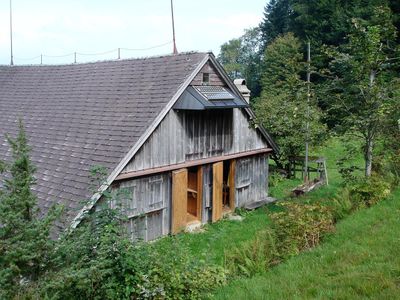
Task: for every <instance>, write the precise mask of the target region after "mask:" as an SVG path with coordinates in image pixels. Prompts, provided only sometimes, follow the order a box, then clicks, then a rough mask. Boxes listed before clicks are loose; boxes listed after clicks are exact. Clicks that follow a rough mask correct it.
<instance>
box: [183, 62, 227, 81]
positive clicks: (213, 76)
mask: <svg viewBox="0 0 400 300" xmlns="http://www.w3.org/2000/svg"><path fill="white" fill-rule="evenodd" d="M203 73H208V74H210V81H209V83H208V84H209V85H214V86H226V84H225V82H224V80H223V79H222V77H221V76H220V75H219V74H218V72H217V71H216V70H215V67H214V66H213V65H212V64H211V63H210V61H208V62H207V63H206V64H205V65H204V66H203V68H202V69H201V70H200V72H199V73H198V74H197V75H196V77H195V78H194V79H193V81H192V82H191V83H190V84H191V85H203V84H204V83H203Z"/></svg>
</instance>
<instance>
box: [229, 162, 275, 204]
mask: <svg viewBox="0 0 400 300" xmlns="http://www.w3.org/2000/svg"><path fill="white" fill-rule="evenodd" d="M235 188H236V195H235V202H236V206H237V207H242V206H244V205H246V204H248V203H252V202H257V201H261V200H264V199H265V198H266V197H267V196H268V155H266V154H263V155H257V156H252V157H245V158H241V159H238V160H237V161H236V173H235Z"/></svg>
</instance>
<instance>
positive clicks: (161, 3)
mask: <svg viewBox="0 0 400 300" xmlns="http://www.w3.org/2000/svg"><path fill="white" fill-rule="evenodd" d="M266 3H267V1H266V0H247V1H245V0H174V14H175V31H176V40H177V48H178V51H179V52H184V51H212V52H214V54H216V55H217V54H218V53H219V49H220V46H221V45H222V44H223V43H225V42H227V41H229V40H230V39H232V38H237V37H239V36H241V35H242V34H243V33H244V30H245V29H248V28H251V27H254V26H257V25H258V24H259V23H260V22H261V20H262V17H263V11H264V6H265V4H266ZM12 7H13V48H14V64H18V65H20V64H38V63H40V54H43V63H44V64H62V63H73V62H74V54H73V53H74V52H77V53H78V54H77V62H78V63H79V62H87V61H96V60H104V59H116V58H117V56H118V51H117V49H118V48H121V52H120V54H121V58H131V57H146V56H154V55H164V54H170V53H171V52H172V26H171V15H170V13H171V11H170V0H145V1H143V0H34V1H33V0H12ZM9 21H10V20H9V0H0V64H9V63H10V32H9V28H10V26H9ZM167 43H168V44H167ZM159 45H163V46H160V47H156V48H153V49H148V48H151V47H154V46H159ZM126 49H134V50H126ZM104 52H109V53H105V54H102V55H86V54H97V53H104ZM63 55H65V56H63ZM54 56H63V57H54Z"/></svg>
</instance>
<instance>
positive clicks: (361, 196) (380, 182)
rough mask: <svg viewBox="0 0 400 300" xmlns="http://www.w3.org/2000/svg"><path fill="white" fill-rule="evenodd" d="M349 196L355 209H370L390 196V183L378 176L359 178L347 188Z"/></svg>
mask: <svg viewBox="0 0 400 300" xmlns="http://www.w3.org/2000/svg"><path fill="white" fill-rule="evenodd" d="M348 189H349V195H350V199H351V201H352V203H353V207H354V208H355V209H357V208H361V207H370V206H372V205H374V204H376V203H377V202H379V201H380V200H382V199H384V198H385V197H386V196H388V195H389V194H390V183H388V182H386V181H385V180H384V179H383V178H381V177H378V176H371V177H368V178H360V179H357V180H355V181H354V182H352V183H351V184H350V185H349V186H348Z"/></svg>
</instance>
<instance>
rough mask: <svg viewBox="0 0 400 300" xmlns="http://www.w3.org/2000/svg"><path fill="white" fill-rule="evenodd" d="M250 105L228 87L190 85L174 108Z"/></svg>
mask: <svg viewBox="0 0 400 300" xmlns="http://www.w3.org/2000/svg"><path fill="white" fill-rule="evenodd" d="M246 107H249V105H248V104H247V102H246V101H244V100H243V99H241V98H239V97H238V96H236V95H235V94H234V93H233V92H231V91H230V90H229V89H228V88H225V87H220V86H217V87H213V86H188V87H187V88H186V89H185V91H184V92H183V93H182V95H181V96H180V97H179V99H178V101H176V102H175V104H174V106H173V109H176V110H210V109H226V108H246Z"/></svg>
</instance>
